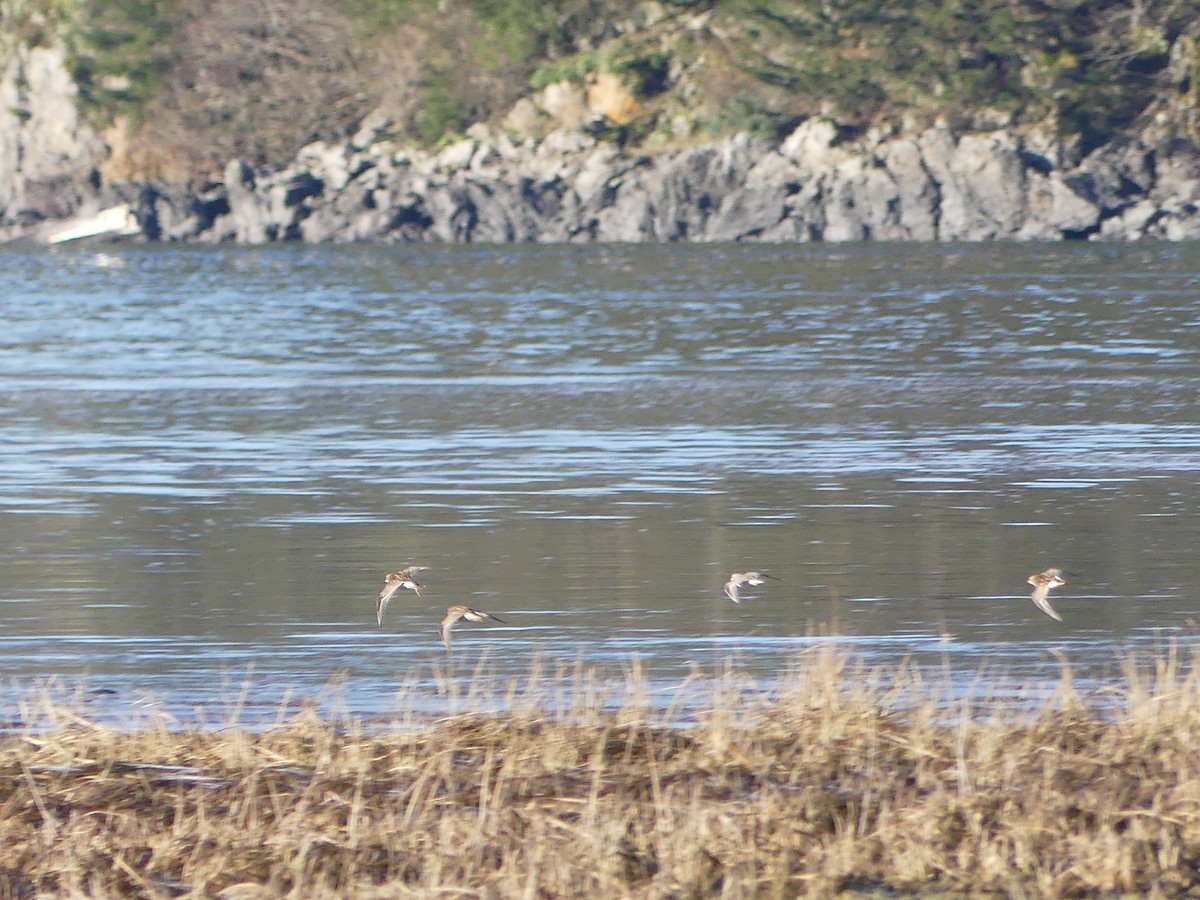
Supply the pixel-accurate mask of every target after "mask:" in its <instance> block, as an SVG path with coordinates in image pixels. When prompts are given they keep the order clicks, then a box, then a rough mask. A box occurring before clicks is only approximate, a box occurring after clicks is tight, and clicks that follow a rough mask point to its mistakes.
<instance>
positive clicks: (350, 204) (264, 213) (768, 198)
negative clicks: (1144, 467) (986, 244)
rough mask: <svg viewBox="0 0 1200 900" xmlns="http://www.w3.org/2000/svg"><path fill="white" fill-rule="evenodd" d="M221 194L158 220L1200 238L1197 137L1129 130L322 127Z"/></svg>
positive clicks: (176, 232)
mask: <svg viewBox="0 0 1200 900" xmlns="http://www.w3.org/2000/svg"><path fill="white" fill-rule="evenodd" d="M1064 161H1065V162H1064ZM213 193H214V195H213V196H209V197H207V198H205V199H203V200H202V199H201V198H197V197H190V196H182V195H174V196H173V195H171V194H170V193H169V192H164V193H159V194H155V195H154V196H153V197H151V198H150V200H149V201H148V202H147V204H145V206H144V213H143V215H144V218H145V220H146V222H147V225H148V226H149V227H148V230H150V231H152V232H153V233H154V234H155V235H156V236H159V237H161V238H162V239H166V240H201V241H243V242H259V241H276V240H302V241H309V242H320V241H403V242H413V241H444V242H456V243H468V242H512V241H551V242H581V241H664V242H665V241H743V240H760V241H819V240H824V241H851V240H918V241H979V240H997V239H1015V240H1062V239H1069V238H1102V239H1114V240H1134V239H1138V238H1146V237H1150V238H1167V239H1182V238H1193V237H1200V154H1198V153H1197V150H1196V148H1195V147H1193V146H1191V145H1188V144H1172V145H1169V146H1166V147H1151V146H1146V145H1143V144H1141V143H1139V142H1138V141H1136V140H1131V139H1125V140H1122V141H1119V142H1114V143H1112V144H1109V145H1106V146H1104V147H1101V148H1099V149H1098V150H1096V151H1094V152H1092V153H1090V154H1088V155H1087V156H1086V157H1084V158H1082V159H1078V160H1072V159H1071V154H1070V153H1068V152H1064V148H1062V147H1061V146H1059V144H1058V142H1057V140H1056V139H1053V138H1048V137H1047V136H1045V135H1044V134H1041V133H1039V132H1036V131H1032V132H1025V133H1022V132H1018V131H1014V130H998V131H995V132H991V133H986V134H966V135H956V134H954V133H953V132H951V131H950V130H949V129H948V128H945V127H941V126H936V127H932V128H928V129H926V130H924V131H921V132H918V133H915V134H899V133H890V132H884V133H868V134H866V135H862V136H849V135H846V134H845V133H844V132H843V130H842V129H840V128H839V127H838V126H837V125H836V124H835V123H833V122H829V121H824V120H819V119H813V120H809V121H807V122H805V123H803V124H802V125H800V126H799V128H797V129H796V131H795V132H794V133H793V134H791V135H790V136H789V137H788V138H787V139H786V140H784V141H783V142H782V143H781V144H778V145H771V144H768V143H766V142H764V141H761V140H757V139H753V138H750V137H748V136H746V135H737V136H734V137H731V138H727V139H725V140H722V141H718V142H715V143H713V144H710V145H707V146H701V147H695V148H691V149H686V150H676V151H671V152H664V153H661V154H657V155H654V156H649V155H645V154H638V153H627V152H624V151H622V150H620V149H618V148H617V147H615V146H614V145H612V144H607V143H602V142H598V141H596V140H594V139H593V138H590V137H587V136H586V135H583V134H581V133H580V134H570V133H564V132H558V133H553V134H551V135H549V136H547V137H546V138H544V139H542V140H533V139H529V140H525V141H514V140H512V139H510V138H508V137H504V136H499V137H497V136H492V135H490V134H488V133H486V132H485V131H484V130H482V129H478V130H476V132H475V134H474V136H472V137H470V138H467V139H464V140H463V141H461V142H459V143H457V144H454V145H451V146H449V147H447V148H446V149H444V150H443V151H441V152H440V153H423V152H421V151H417V150H412V149H408V148H403V147H398V146H395V145H392V144H389V143H386V142H380V143H374V144H368V145H366V146H363V145H360V144H355V143H354V142H349V143H347V144H345V145H339V146H328V145H323V144H314V145H312V146H310V147H307V148H305V149H304V151H302V152H301V154H300V155H299V156H298V158H297V160H296V162H295V164H294V165H292V166H290V167H289V168H287V169H285V170H283V171H281V172H275V173H265V174H255V173H253V172H251V171H250V170H249V169H248V167H246V166H244V165H243V164H241V163H237V162H235V163H231V164H230V165H229V167H228V169H227V170H226V177H225V184H224V186H223V188H218V189H216V191H215V192H213ZM199 207H203V208H205V209H207V210H208V211H209V214H208V215H197V214H196V213H195V210H196V209H197V208H199Z"/></svg>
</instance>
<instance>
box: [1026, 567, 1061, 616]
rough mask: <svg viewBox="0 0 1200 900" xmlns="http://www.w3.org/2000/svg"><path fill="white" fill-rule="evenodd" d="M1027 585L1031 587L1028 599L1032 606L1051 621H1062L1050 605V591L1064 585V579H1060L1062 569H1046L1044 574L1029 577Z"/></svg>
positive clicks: (1039, 573)
mask: <svg viewBox="0 0 1200 900" xmlns="http://www.w3.org/2000/svg"><path fill="white" fill-rule="evenodd" d="M1026 583H1027V584H1032V585H1033V594H1032V595H1031V597H1030V599H1032V600H1033V602H1034V605H1035V606H1037V608H1038V609H1040V610H1041V611H1042V612H1044V613H1045V614H1046V615H1048V616H1049V617H1050V618H1052V619H1058V621H1060V622H1061V621H1062V620H1063V617H1062V616H1060V615H1059V614H1058V613H1057V612H1056V611H1055V609H1054V607H1053V606H1051V605H1050V591H1051V589H1053V588H1056V587H1058V586H1059V585H1061V584H1066V583H1067V582H1066V579H1065V578H1063V577H1062V569H1047V570H1046V571H1045V572H1038V573H1037V574H1036V575H1030V576H1029V578H1027V579H1026Z"/></svg>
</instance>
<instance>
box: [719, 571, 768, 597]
mask: <svg viewBox="0 0 1200 900" xmlns="http://www.w3.org/2000/svg"><path fill="white" fill-rule="evenodd" d="M764 578H770V579H771V580H772V581H778V580H779V579H778V578H776V577H775V576H774V575H768V574H767V573H766V572H734V573H733V574H732V575H730V576H729V580H728V581H727V582H725V596H726V597H728V598H729V599H730V600H732V601H733V602H734V603H740V602H741V596H740V595H739V594H738V589H739V588H740V587H741V586H742V585H743V584H748V585H750V586H751V587H756V586H758V585H760V584H765V582H764V581H763V579H764Z"/></svg>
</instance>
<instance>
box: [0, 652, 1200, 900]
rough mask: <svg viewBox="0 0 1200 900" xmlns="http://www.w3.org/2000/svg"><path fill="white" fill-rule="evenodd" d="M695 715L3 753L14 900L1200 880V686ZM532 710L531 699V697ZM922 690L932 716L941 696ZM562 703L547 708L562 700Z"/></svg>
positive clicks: (1176, 678) (735, 689) (1143, 685)
mask: <svg viewBox="0 0 1200 900" xmlns="http://www.w3.org/2000/svg"><path fill="white" fill-rule="evenodd" d="M715 684H716V686H715V688H713V690H712V692H711V695H710V702H709V703H708V704H707V707H706V709H705V711H704V712H703V714H701V715H700V716H699V718H698V720H696V721H695V722H693V723H692V724H690V725H688V726H686V727H682V726H680V725H679V724H678V723H676V724H674V725H670V724H666V723H665V720H666V719H669V718H670V716H671V714H666V715H661V714H660V715H657V716H652V715H651V714H649V713H648V712H647V707H646V706H644V705H641V704H639V703H638V702H636V699H631V700H630V701H629V702H627V703H626V704H625V705H624V706H623V707H622V708H620V709H618V710H616V711H611V710H609V711H605V710H604V708H603V706H602V705H601V704H599V703H595V702H579V703H578V704H576V708H567V707H570V706H571V704H565V705H564V704H559V706H560V708H559V709H557V710H555V711H546V710H545V708H543V709H542V710H541V711H537V709H536V708H535V705H533V704H529V705H527V706H523V702H524V701H521V700H519V699H518V700H517V701H515V702H513V703H512V704H511V705H510V710H511V711H509V712H505V713H503V714H499V715H487V716H481V715H460V716H453V717H449V718H446V719H443V720H440V721H436V722H431V723H428V724H426V725H422V726H419V727H418V726H414V725H413V724H412V723H411V722H410V723H408V726H406V727H403V728H390V729H387V730H383V731H372V730H370V729H364V728H359V727H350V726H346V725H344V724H343V725H335V724H330V723H329V722H327V721H322V720H321V719H320V718H318V717H316V716H313V715H311V714H302V715H299V716H297V717H295V718H294V719H293V720H291V721H289V722H287V723H286V724H284V725H283V726H281V727H278V728H272V729H269V730H267V731H262V732H254V731H252V730H245V729H214V730H200V729H196V730H184V731H182V732H180V731H176V730H172V729H169V728H166V727H153V728H146V729H143V730H139V731H136V732H127V731H121V730H115V729H111V728H105V727H99V726H97V725H94V724H92V723H89V722H86V721H83V720H81V719H79V718H78V716H77V714H75V713H66V712H63V713H62V714H61V715H62V718H61V719H60V720H59V722H58V724H56V725H54V726H53V727H50V728H48V729H46V728H42V729H29V730H26V731H22V732H20V733H15V734H10V735H9V736H8V737H6V738H4V739H3V740H2V741H0V896H3V897H22V896H34V895H64V894H74V895H79V894H87V895H90V896H114V895H123V896H124V895H129V896H178V895H181V894H185V893H192V894H194V895H196V896H213V895H220V896H223V897H239V898H241V897H260V896H262V897H267V896H280V895H284V894H291V895H292V896H297V897H320V896H358V897H364V896H365V897H376V896H378V897H383V896H388V897H390V896H408V895H419V896H477V895H486V896H490V897H517V896H529V897H600V896H606V897H619V896H638V897H659V896H672V897H674V896H727V897H742V896H755V897H774V896H795V895H797V894H800V893H816V894H820V895H829V894H837V893H839V892H850V893H854V894H857V895H861V896H868V895H883V894H890V893H892V892H899V893H900V894H903V895H908V894H926V895H931V894H943V895H947V894H948V895H960V894H966V893H972V894H984V893H996V894H1016V895H1039V896H1055V895H1068V896H1069V895H1083V894H1089V895H1090V894H1096V893H1136V894H1163V895H1176V894H1180V893H1183V892H1185V891H1188V890H1189V889H1190V890H1192V891H1195V890H1196V889H1197V885H1200V869H1198V866H1200V749H1198V748H1200V679H1198V677H1197V676H1196V675H1193V674H1192V672H1191V667H1189V666H1184V665H1182V664H1180V663H1178V662H1177V661H1176V659H1175V657H1174V656H1172V655H1167V656H1165V657H1164V658H1163V659H1161V660H1159V661H1158V662H1157V664H1155V665H1151V666H1148V667H1145V666H1143V667H1140V668H1139V667H1138V666H1135V665H1132V664H1131V665H1129V666H1127V673H1126V679H1125V684H1124V685H1123V687H1122V688H1121V690H1120V691H1119V692H1113V693H1112V694H1110V695H1108V696H1107V700H1106V703H1105V704H1104V705H1103V707H1097V706H1096V705H1095V704H1094V703H1091V702H1089V703H1084V702H1082V701H1081V700H1080V699H1079V698H1078V697H1077V696H1076V694H1075V693H1074V690H1073V689H1072V686H1071V680H1070V674H1069V671H1067V670H1066V669H1065V667H1064V674H1063V682H1062V684H1061V685H1060V687H1059V690H1058V692H1057V694H1056V695H1055V697H1054V698H1053V700H1051V701H1049V702H1047V703H1045V704H1044V705H1043V706H1042V707H1041V708H1040V709H1037V710H1030V709H1025V710H1021V709H1019V708H1018V707H1015V706H1013V705H1011V704H1006V703H1003V702H1001V701H998V700H997V701H979V700H975V701H972V702H971V703H967V702H965V701H960V702H957V703H955V704H951V705H949V706H948V705H946V704H938V703H935V702H933V701H931V700H929V699H928V697H929V696H930V694H929V691H928V687H929V685H928V684H923V683H922V682H921V678H920V676H919V675H917V674H915V673H914V672H913V671H912V670H909V669H902V670H901V671H899V672H879V673H875V677H871V676H870V675H864V673H863V672H862V671H861V670H859V671H855V670H854V669H853V667H851V666H849V665H848V663H847V661H846V659H845V658H843V657H838V656H836V655H833V654H818V655H817V656H815V657H813V658H811V659H808V660H807V661H806V662H804V663H803V664H801V665H800V666H799V667H798V668H797V670H796V672H795V673H794V678H792V679H789V685H790V686H789V687H788V688H787V690H784V691H779V692H777V693H776V694H775V695H774V696H773V697H770V698H765V697H761V696H759V695H757V694H755V693H754V692H753V691H752V690H751V688H750V685H749V684H748V682H747V681H745V680H744V679H739V678H738V677H737V676H736V675H734V674H728V675H726V676H723V677H721V678H718V679H717V680H716V682H715ZM522 695H523V694H522ZM922 697H924V698H925V699H921V698H922ZM544 706H545V704H543V707H544Z"/></svg>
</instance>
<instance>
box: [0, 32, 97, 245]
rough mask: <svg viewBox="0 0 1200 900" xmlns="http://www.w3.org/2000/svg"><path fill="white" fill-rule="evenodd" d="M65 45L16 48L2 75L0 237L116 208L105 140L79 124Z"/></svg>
mask: <svg viewBox="0 0 1200 900" xmlns="http://www.w3.org/2000/svg"><path fill="white" fill-rule="evenodd" d="M76 94H77V90H76V86H75V83H74V82H73V81H72V80H71V77H70V75H69V73H68V71H67V68H66V51H65V50H64V49H63V48H62V47H26V46H24V45H17V46H15V47H13V48H12V50H11V51H10V52H9V53H8V54H7V62H6V63H4V64H3V66H2V70H0V236H16V235H18V234H21V233H23V232H26V231H29V230H31V229H34V230H36V229H37V227H38V226H39V225H41V224H42V223H52V222H55V221H61V220H63V219H67V218H70V217H72V216H74V215H76V214H78V213H81V212H88V211H91V212H95V211H98V210H99V209H100V208H101V207H102V206H104V205H110V204H111V202H113V199H114V198H113V196H112V195H106V193H105V192H104V190H103V186H102V184H101V180H100V177H99V174H98V166H99V165H100V163H101V162H102V161H103V159H104V157H105V155H106V152H107V151H106V148H105V146H104V142H103V141H102V140H101V139H100V138H99V136H97V135H96V134H95V132H93V131H92V130H91V129H90V128H87V127H86V126H85V125H83V124H82V123H81V121H80V118H79V114H78V111H77V108H76Z"/></svg>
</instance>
